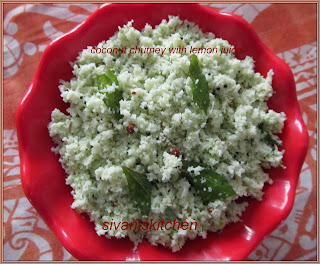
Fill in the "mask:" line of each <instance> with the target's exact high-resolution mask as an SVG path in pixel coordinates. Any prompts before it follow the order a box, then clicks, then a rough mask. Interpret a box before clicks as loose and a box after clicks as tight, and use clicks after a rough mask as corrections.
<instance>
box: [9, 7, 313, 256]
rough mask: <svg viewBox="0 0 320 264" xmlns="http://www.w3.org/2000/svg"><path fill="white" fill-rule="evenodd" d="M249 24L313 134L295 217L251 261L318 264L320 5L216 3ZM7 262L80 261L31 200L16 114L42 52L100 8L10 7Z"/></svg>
mask: <svg viewBox="0 0 320 264" xmlns="http://www.w3.org/2000/svg"><path fill="white" fill-rule="evenodd" d="M210 6H211V7H212V8H215V9H219V10H221V11H224V12H230V13H235V14H237V15H240V16H242V17H243V18H244V19H246V20H247V21H248V22H249V23H250V24H251V25H252V27H253V28H254V29H255V30H256V32H257V33H258V35H259V36H260V38H261V39H262V40H263V41H264V43H265V44H266V45H267V46H268V47H269V48H270V49H271V50H273V52H274V53H276V54H277V55H278V56H279V57H280V58H282V59H283V60H285V61H286V62H287V64H288V65H289V66H290V67H291V69H292V72H293V74H294V78H295V81H296V88H297V96H298V100H299V103H300V107H301V111H302V113H303V119H304V121H305V123H306V125H307V128H308V132H309V149H308V153H307V158H306V160H305V163H304V165H303V167H302V171H301V175H300V180H299V184H298V188H297V193H296V200H295V204H294V207H293V210H292V212H291V213H290V215H289V217H288V218H287V219H286V220H285V221H284V222H283V223H282V224H281V225H280V226H279V227H278V228H277V229H276V230H275V231H274V232H273V233H272V234H270V235H269V236H268V237H266V238H265V239H264V241H263V242H262V243H261V244H260V245H259V246H258V247H257V248H256V249H255V250H254V251H253V252H252V253H251V254H250V256H249V257H248V259H249V260H316V258H317V251H316V245H317V243H316V232H317V230H316V228H317V227H316V215H317V212H316V159H317V156H316V153H317V149H316V148H317V146H316V135H317V131H316V111H317V105H316V94H317V88H316V85H317V84H316V79H317V78H316V77H317V76H316V74H317V69H316V60H317V57H316V56H317V50H316V47H317V46H316V4H267V3H265V4H210ZM3 7H4V16H3V18H4V21H3V28H4V29H3V35H4V36H3V42H4V43H3V47H4V54H3V55H4V56H3V58H4V61H3V65H4V69H3V74H4V75H3V76H4V134H3V135H4V142H3V144H4V149H3V151H4V153H3V156H4V173H3V174H4V177H3V186H4V201H3V212H4V223H3V230H4V241H3V245H4V256H3V257H4V260H75V259H74V258H73V257H72V256H71V255H70V254H69V253H68V252H67V251H66V250H65V249H64V248H63V246H62V245H61V244H60V242H59V241H58V239H57V238H56V236H55V235H54V233H53V232H52V231H51V230H50V229H49V228H48V227H47V225H46V224H45V223H44V222H43V220H42V219H41V218H40V217H39V214H38V213H37V212H36V211H35V209H34V208H33V207H32V205H31V204H30V203H29V201H28V199H27V198H26V197H25V195H24V193H23V190H22V186H21V181H20V167H19V153H18V145H17V135H16V129H15V124H14V119H15V112H16V109H17V106H18V104H19V102H20V100H21V99H22V96H23V95H24V93H25V92H26V91H27V89H28V86H29V84H30V82H31V79H32V77H33V74H34V72H35V70H36V68H37V66H38V63H39V60H40V57H41V55H42V52H43V51H44V49H45V48H46V46H47V45H48V44H49V43H50V42H51V41H52V40H54V39H55V38H57V37H59V36H61V35H62V34H64V33H66V32H67V31H69V30H71V29H72V28H74V27H75V26H76V25H78V24H79V23H81V22H82V21H83V20H84V19H86V18H87V17H88V16H89V15H90V14H91V13H92V12H93V11H94V10H96V9H97V8H98V7H99V5H98V4H64V3H63V4H4V5H3Z"/></svg>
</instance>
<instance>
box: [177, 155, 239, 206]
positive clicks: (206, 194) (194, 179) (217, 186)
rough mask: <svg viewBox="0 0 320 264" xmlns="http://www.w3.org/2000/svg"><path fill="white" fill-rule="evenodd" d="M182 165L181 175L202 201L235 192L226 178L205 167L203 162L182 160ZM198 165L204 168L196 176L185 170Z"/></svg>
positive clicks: (208, 200)
mask: <svg viewBox="0 0 320 264" xmlns="http://www.w3.org/2000/svg"><path fill="white" fill-rule="evenodd" d="M182 165H183V169H184V170H185V171H184V172H182V175H183V176H184V177H186V178H187V180H188V181H189V182H190V184H191V185H192V186H193V188H194V189H195V190H196V193H197V194H198V195H199V196H200V197H201V199H202V201H203V202H204V203H209V202H213V201H215V200H220V199H224V198H227V197H230V196H233V195H235V194H236V192H235V191H234V190H233V188H232V186H231V185H230V184H229V182H228V181H227V179H226V178H224V177H223V176H221V175H220V174H218V173H216V172H215V171H214V170H212V169H208V168H205V167H204V165H203V164H201V163H198V162H194V161H187V160H184V161H182ZM198 166H201V167H204V169H203V170H202V171H201V172H200V174H199V175H197V176H195V175H194V174H193V173H190V172H188V171H187V170H188V168H189V167H193V168H196V167H198Z"/></svg>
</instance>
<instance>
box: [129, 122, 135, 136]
mask: <svg viewBox="0 0 320 264" xmlns="http://www.w3.org/2000/svg"><path fill="white" fill-rule="evenodd" d="M135 127H136V125H135V124H129V125H128V126H127V132H128V134H132V133H134V129H135Z"/></svg>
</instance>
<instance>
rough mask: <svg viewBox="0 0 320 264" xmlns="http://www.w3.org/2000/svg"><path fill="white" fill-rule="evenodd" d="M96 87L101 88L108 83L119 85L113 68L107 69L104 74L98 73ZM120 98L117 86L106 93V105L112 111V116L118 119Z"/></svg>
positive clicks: (119, 116) (120, 94)
mask: <svg viewBox="0 0 320 264" xmlns="http://www.w3.org/2000/svg"><path fill="white" fill-rule="evenodd" d="M97 79H98V89H99V90H101V89H103V88H105V87H106V86H108V85H112V84H113V83H115V84H116V85H119V82H118V79H117V76H116V75H115V72H114V71H113V70H109V71H107V73H106V74H101V75H98V78H97ZM121 99H122V91H120V90H119V89H118V88H116V89H115V90H114V92H112V93H106V98H105V103H106V105H108V106H109V107H110V108H111V109H112V111H113V115H114V117H115V118H116V119H117V120H119V119H120V118H121V115H120V100H121Z"/></svg>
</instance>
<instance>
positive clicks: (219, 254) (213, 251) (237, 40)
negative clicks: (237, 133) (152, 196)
mask: <svg viewBox="0 0 320 264" xmlns="http://www.w3.org/2000/svg"><path fill="white" fill-rule="evenodd" d="M168 15H179V16H180V19H182V20H184V19H187V20H189V21H192V22H195V23H196V24H198V25H199V26H200V28H201V29H202V30H203V31H204V32H209V31H210V32H213V33H214V34H215V35H216V36H217V37H220V38H223V39H226V40H228V41H229V42H230V43H231V44H233V45H234V46H235V47H236V48H241V49H242V51H241V53H238V55H237V57H238V58H239V59H243V58H245V56H247V55H248V56H251V57H253V59H254V60H255V62H256V64H255V71H257V72H260V73H261V74H262V75H264V76H266V73H267V72H268V71H269V69H273V71H274V76H273V88H274V90H275V94H274V95H273V96H272V97H271V98H270V100H269V101H268V105H269V107H270V108H271V109H274V110H275V111H277V112H282V111H283V112H285V113H286V115H287V120H286V122H285V126H284V129H283V132H282V134H281V135H280V138H281V140H282V141H283V148H284V149H285V154H284V158H283V163H284V165H285V166H286V167H287V168H286V169H281V168H277V169H272V170H270V176H271V178H272V179H273V180H274V183H273V184H272V185H267V186H265V188H264V191H265V194H264V196H263V200H262V201H260V202H259V201H256V200H250V205H249V207H248V208H247V210H246V211H245V213H244V214H243V216H242V217H241V219H242V221H241V222H238V223H235V224H229V225H228V226H226V227H225V229H224V230H223V232H222V233H220V234H217V233H209V235H208V238H207V239H201V238H197V239H195V240H192V241H188V242H187V243H186V244H185V246H184V247H183V248H182V250H181V251H179V252H177V253H172V252H171V251H170V250H169V249H166V248H164V247H162V246H158V247H154V246H151V245H150V244H149V243H148V242H143V243H142V244H140V245H139V247H138V250H137V252H136V253H133V251H132V249H133V243H132V242H130V241H129V240H128V239H107V238H105V237H99V236H98V235H97V234H96V232H95V229H94V225H93V223H91V222H89V220H88V217H87V216H84V215H79V214H77V213H76V212H75V211H74V210H73V209H71V207H70V205H71V204H72V202H73V198H72V195H71V193H70V192H71V188H70V186H67V185H66V184H65V178H66V174H65V172H64V170H63V169H62V167H61V165H60V163H59V161H58V157H57V156H56V155H55V154H54V153H52V152H51V150H50V149H51V147H52V146H53V142H52V140H51V138H50V136H49V134H48V129H47V126H48V123H49V122H50V117H51V111H52V110H53V109H55V108H59V109H61V110H65V109H66V107H67V106H66V104H65V103H64V102H63V101H62V99H61V97H60V92H59V89H58V84H59V80H60V79H63V80H70V78H71V77H72V68H71V67H70V64H69V62H70V61H75V60H76V57H77V55H78V53H79V52H80V51H82V50H83V49H85V48H86V47H87V46H89V45H90V46H94V45H97V44H98V43H99V42H100V41H102V40H106V39H108V38H109V37H111V36H112V35H113V34H114V33H115V32H116V31H117V30H118V26H122V25H124V24H126V23H127V22H128V21H129V20H131V19H134V24H133V25H134V27H135V28H137V29H139V30H140V29H142V28H143V27H144V25H145V24H146V23H149V24H150V25H152V26H155V25H157V24H159V23H160V22H161V20H162V19H164V18H167V17H168ZM16 125H17V132H18V140H19V150H20V162H21V181H22V185H23V188H24V191H25V194H26V196H27V197H28V199H29V200H30V202H31V203H32V205H33V206H34V207H35V209H36V210H37V211H38V212H39V214H40V215H41V216H42V217H43V219H44V220H45V222H46V223H47V225H48V226H49V227H50V228H51V229H52V230H53V231H54V232H55V234H56V235H57V236H58V238H59V239H60V241H61V243H62V244H63V246H64V247H65V248H66V249H67V250H68V251H69V252H70V253H71V254H72V255H73V256H74V257H75V258H77V259H79V260H129V259H131V260H133V259H140V260H243V259H245V258H246V257H247V256H248V255H249V253H250V252H251V251H252V250H253V249H254V248H255V247H256V246H257V245H258V243H259V242H261V240H262V239H263V238H264V236H266V235H268V234H269V233H270V232H272V231H273V230H274V229H275V228H276V227H277V226H278V225H279V224H280V223H281V221H283V220H284V219H285V218H286V217H287V215H288V214H289V212H290V211H291V208H292V206H293V201H294V196H295V190H296V185H297V181H298V178H299V173H300V169H301V166H302V163H303V161H304V158H305V155H306V151H307V146H308V135H307V130H306V127H305V124H304V122H303V120H302V117H301V113H300V109H299V105H298V101H297V97H296V89H295V83H294V80H293V75H292V72H291V71H290V69H289V67H288V65H287V64H286V63H285V62H284V61H282V60H281V59H279V58H278V57H277V56H276V55H275V54H273V53H272V52H271V51H270V50H269V49H268V48H267V47H266V46H265V45H264V44H263V43H262V42H261V40H260V39H259V38H258V36H257V34H256V33H255V32H254V30H253V29H252V28H251V26H250V25H249V24H248V23H247V22H246V21H244V20H243V19H242V18H241V17H238V16H236V15H232V14H226V13H221V12H217V11H215V10H213V9H211V8H208V7H204V6H201V5H198V4H111V5H105V6H103V7H101V8H99V9H98V10H97V11H95V12H94V13H93V14H92V15H91V16H90V17H89V18H88V19H86V20H85V21H84V22H83V23H82V24H81V25H79V26H78V27H76V28H75V29H74V30H72V31H70V32H69V33H67V34H65V35H64V36H62V37H60V38H59V39H57V40H55V41H53V42H52V43H51V44H50V45H49V46H48V47H47V48H46V50H45V51H44V53H43V55H42V58H41V60H40V64H39V66H38V69H37V71H36V73H35V75H34V77H33V80H32V83H31V85H30V87H29V89H28V91H27V92H26V94H25V96H24V97H23V99H22V101H21V103H20V105H19V107H18V110H17V116H16Z"/></svg>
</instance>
